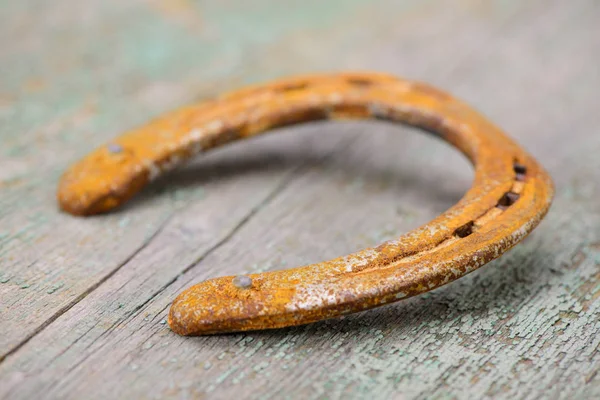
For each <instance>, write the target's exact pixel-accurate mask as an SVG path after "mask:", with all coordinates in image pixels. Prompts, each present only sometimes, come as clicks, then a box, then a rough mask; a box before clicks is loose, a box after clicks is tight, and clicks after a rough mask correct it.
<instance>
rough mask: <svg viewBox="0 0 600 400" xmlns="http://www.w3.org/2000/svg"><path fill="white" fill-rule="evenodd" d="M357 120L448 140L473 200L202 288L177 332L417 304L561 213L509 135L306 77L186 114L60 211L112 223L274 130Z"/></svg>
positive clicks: (370, 87)
mask: <svg viewBox="0 0 600 400" xmlns="http://www.w3.org/2000/svg"><path fill="white" fill-rule="evenodd" d="M348 118H351V119H353V118H376V119H382V120H388V121H393V122H402V123H407V124H410V125H413V126H417V127H420V128H422V129H425V130H428V131H431V132H433V133H435V134H437V135H439V136H440V137H441V138H443V139H445V140H446V141H448V142H449V143H450V144H452V145H453V146H455V147H457V148H458V149H460V150H461V151H462V152H463V153H464V154H465V155H466V156H467V157H468V158H469V159H470V160H471V162H472V163H473V164H474V166H475V179H474V183H473V186H472V188H471V189H470V190H469V191H468V192H467V193H466V194H465V196H464V197H463V198H462V199H461V200H460V201H459V202H458V203H457V204H456V205H454V206H453V207H451V208H450V209H449V210H447V211H446V212H444V213H443V214H441V215H440V216H438V217H437V218H435V219H434V220H433V221H431V222H429V223H428V224H426V225H424V226H422V227H421V228H418V229H416V230H414V231H412V232H409V233H407V234H405V235H403V236H401V237H399V238H398V239H396V240H390V241H387V242H385V243H383V244H381V245H380V246H378V247H376V248H369V249H365V250H362V251H359V252H356V253H354V254H350V255H348V256H345V257H340V258H337V259H334V260H331V261H326V262H322V263H318V264H313V265H309V266H304V267H299V268H294V269H289V270H281V271H273V272H266V273H260V274H251V275H248V276H237V277H233V276H226V277H220V278H215V279H210V280H207V281H205V282H202V283H199V284H197V285H195V286H192V287H191V288H189V289H187V290H185V291H184V292H183V293H181V294H180V295H179V296H178V297H177V298H176V299H175V301H174V302H173V305H172V307H171V310H170V313H169V325H170V326H171V329H172V330H173V331H175V332H176V333H179V334H182V335H199V334H211V333H220V332H231V331H245V330H256V329H270V328H279V327H284V326H291V325H300V324H306V323H310V322H314V321H318V320H322V319H326V318H332V317H336V316H340V315H343V314H348V313H352V312H357V311H361V310H365V309H369V308H372V307H377V306H380V305H383V304H387V303H391V302H394V301H398V300H400V299H404V298H407V297H410V296H414V295H417V294H419V293H423V292H426V291H429V290H431V289H434V288H436V287H439V286H441V285H444V284H446V283H448V282H451V281H453V280H455V279H457V278H459V277H461V276H463V275H465V274H467V273H469V272H471V271H473V270H475V269H476V268H479V267H480V266H482V265H484V264H485V263H487V262H489V261H490V260H492V259H494V258H496V257H498V256H500V255H501V254H502V253H504V252H505V251H506V250H508V249H509V248H511V247H512V246H514V245H515V244H516V243H517V242H519V241H520V240H522V239H523V238H524V237H525V236H526V235H527V234H528V233H529V232H530V231H531V230H533V229H534V228H535V227H536V226H537V224H538V223H539V222H540V220H541V219H542V218H543V217H544V215H545V214H546V212H547V210H548V208H549V207H550V203H551V201H552V196H553V191H554V190H553V185H552V181H551V179H550V177H549V176H548V174H547V173H546V172H545V171H544V170H543V168H542V167H541V166H540V165H539V164H538V163H537V162H536V161H535V160H534V159H533V158H532V157H531V156H530V155H529V154H527V153H526V152H525V151H524V150H523V149H521V148H520V147H519V146H518V145H517V144H515V143H514V142H513V141H512V140H510V139H509V138H508V137H507V136H505V134H504V133H503V132H502V131H501V130H500V129H499V128H497V127H496V126H494V125H493V124H492V123H491V122H489V121H488V120H487V119H485V118H484V117H483V116H481V115H480V114H479V113H477V112H476V111H474V110H473V109H471V108H470V107H469V106H467V105H466V104H464V103H462V102H460V101H459V100H457V99H455V98H453V97H452V96H450V95H448V94H446V93H444V92H442V91H439V90H437V89H435V88H433V87H431V86H428V85H426V84H423V83H418V82H410V81H406V80H402V79H398V78H395V77H391V76H388V75H382V74H373V73H344V74H333V75H316V76H304V77H295V78H291V79H285V80H280V81H277V82H274V83H271V84H267V85H262V86H254V87H250V88H247V89H244V90H241V91H238V92H235V93H232V94H227V95H224V96H222V97H219V98H217V99H214V100H212V101H208V102H205V103H202V104H198V105H192V106H189V107H185V108H182V109H180V110H177V111H175V112H173V113H170V114H168V115H166V116H164V117H162V118H159V119H157V120H155V121H153V122H151V123H150V124H148V125H146V126H144V127H142V128H140V129H137V130H134V131H132V132H129V133H127V134H125V135H123V136H121V137H119V138H117V139H115V140H114V141H113V142H111V143H109V144H108V145H106V146H104V147H102V148H100V149H97V150H96V151H94V152H93V153H91V154H90V155H88V156H87V157H85V158H84V159H83V160H81V161H80V162H79V163H77V164H75V165H74V166H72V167H71V168H70V169H69V170H68V171H67V172H66V173H65V174H64V176H63V178H62V180H61V182H60V186H59V189H58V200H59V203H60V206H61V207H62V208H63V209H64V210H66V211H68V212H70V213H72V214H77V215H88V214H95V213H100V212H105V211H108V210H110V209H112V208H114V207H117V206H119V205H120V204H122V203H123V202H125V201H127V200H128V199H129V198H130V197H132V196H133V195H134V194H135V193H136V192H138V191H139V190H140V189H141V188H142V187H143V186H144V185H145V184H146V183H148V182H149V181H151V180H152V179H153V178H155V177H156V176H158V175H159V174H161V173H163V172H165V171H167V170H170V169H171V168H173V167H175V166H176V165H178V164H180V163H181V162H182V161H183V160H185V159H187V158H189V157H191V156H193V155H195V154H197V153H199V152H201V151H205V150H208V149H210V148H212V147H215V146H218V145H221V144H224V143H227V142H230V141H233V140H236V139H243V138H248V137H251V136H254V135H256V134H258V133H261V132H265V131H267V130H269V129H271V128H275V127H280V126H284V125H289V124H294V123H299V122H304V121H311V120H320V119H348Z"/></svg>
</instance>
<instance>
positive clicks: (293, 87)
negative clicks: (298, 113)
mask: <svg viewBox="0 0 600 400" xmlns="http://www.w3.org/2000/svg"><path fill="white" fill-rule="evenodd" d="M307 87H308V83H306V82H299V83H295V84H292V85H287V86H283V87H282V88H281V89H280V90H281V91H282V92H292V91H294V90H302V89H306V88H307Z"/></svg>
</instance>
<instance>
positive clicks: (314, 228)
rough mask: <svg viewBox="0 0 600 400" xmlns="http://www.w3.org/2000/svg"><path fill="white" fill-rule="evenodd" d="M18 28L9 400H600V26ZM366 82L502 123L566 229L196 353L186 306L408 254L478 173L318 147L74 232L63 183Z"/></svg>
mask: <svg viewBox="0 0 600 400" xmlns="http://www.w3.org/2000/svg"><path fill="white" fill-rule="evenodd" d="M0 7H1V8H0V9H1V10H2V11H1V13H0V41H1V42H0V70H1V74H0V143H1V146H0V282H1V283H0V301H1V309H0V360H1V363H0V398H7V399H28V398H39V397H41V398H127V399H130V398H178V399H179V398H182V399H185V398H215V399H232V398H234V399H235V398H251V399H254V398H256V399H271V398H272V399H279V398H303V399H339V398H382V399H383V398H385V399H387V398H403V397H405V398H419V399H425V398H439V399H445V398H483V397H493V398H507V399H514V398H532V399H533V398H565V399H583V398H598V397H600V373H599V369H600V348H599V347H600V201H599V200H598V199H599V198H600V132H599V131H600V113H599V111H600V68H599V67H598V65H599V64H600V24H599V23H598V21H599V20H600V3H598V2H597V1H595V0H587V1H586V0H581V1H562V0H537V1H536V0H534V1H517V0H514V1H508V0H504V1H500V0H498V1H485V2H484V1H475V0H469V1H466V0H463V1H455V2H445V1H444V2H442V1H437V2H433V1H416V0H415V1H391V0H387V1H386V0H375V1H369V2H366V1H364V2H361V1H342V0H335V1H327V2H325V1H317V0H310V1H302V2H300V1H277V2H273V1H268V0H257V1H252V2H247V1H241V0H228V1H218V2H217V1H213V2H208V1H206V2H197V3H191V2H188V1H184V0H178V1H165V0H136V1H127V2H121V1H116V0H111V1H101V0H94V1H91V0H90V1H85V2H83V1H75V0H55V1H53V2H43V1H21V2H11V1H9V0H5V1H2V2H0ZM343 69H370V70H380V71H385V72H390V73H394V74H397V75H400V76H404V77H407V78H412V79H420V80H424V81H427V82H430V83H432V84H434V85H437V86H440V87H443V88H445V89H446V90H448V91H450V92H452V93H454V94H456V95H457V96H459V97H462V98H464V99H465V100H467V101H468V102H469V103H471V104H472V105H474V106H475V107H476V108H478V109H479V110H481V111H482V112H483V113H484V114H486V115H487V116H489V117H490V118H491V119H492V120H493V121H495V122H496V123H497V124H498V125H500V126H501V127H503V128H504V129H505V130H506V131H507V132H509V133H510V134H511V136H512V137H514V138H515V139H516V140H517V141H519V142H520V143H521V144H523V145H524V147H525V148H527V149H528V150H529V151H530V152H531V153H532V154H534V155H535V156H536V157H537V158H538V159H539V160H540V162H541V163H542V164H543V165H545V166H546V167H547V169H548V170H549V171H550V173H551V175H552V176H553V178H554V180H555V183H556V187H557V194H556V198H555V203H554V206H553V208H552V209H551V211H550V214H549V215H548V217H547V218H546V220H545V221H544V222H543V223H542V224H541V225H540V226H539V228H538V229H537V230H536V231H535V232H534V234H532V235H531V236H530V237H529V238H528V239H527V240H526V241H525V242H523V243H522V244H521V245H519V246H517V247H516V248H515V249H514V250H512V251H511V252H510V253H508V254H507V255H505V256H504V257H502V258H501V259H499V260H497V261H495V262H493V263H491V264H490V265H488V266H486V267H484V268H483V269H481V270H478V271H476V272H475V273H473V274H471V275H469V276H468V277H466V278H464V279H461V280H459V281H457V282H455V283H453V284H450V285H448V286H446V287H443V288H441V289H438V290H436V291H434V292H432V293H429V294H426V295H423V296H419V297H416V298H412V299H409V300H407V301H404V302H401V303H397V304H395V305H391V306H387V307H384V308H381V309H377V310H374V311H369V312H366V313H362V314H359V315H354V316H350V317H346V318H344V319H340V320H332V321H327V322H323V323H317V324H313V325H309V326H305V327H299V328H290V329H282V330H277V331H271V332H255V333H248V334H232V335H222V336H214V337H197V338H185V337H179V336H177V335H175V334H173V333H172V332H170V330H169V329H168V326H167V325H166V324H165V318H166V314H167V311H168V307H169V305H170V302H171V301H172V299H173V298H174V297H175V295H176V294H177V293H178V292H180V291H181V290H182V289H184V288H186V287H188V286H189V285H191V284H192V283H195V282H198V281H201V280H204V279H206V278H210V277H214V276H218V275H224V274H235V273H244V272H255V271H265V270H270V269H279V268H288V267H291V266H296V265H302V264H306V263H312V262H316V261H320V260H323V259H327V258H332V257H334V256H338V255H343V254H346V253H349V252H351V251H354V250H357V249H360V248H363V247H366V246H371V245H374V244H377V243H379V242H381V241H383V240H385V239H388V238H392V237H395V236H397V235H399V234H401V233H403V232H406V231H408V230H410V229H412V228H415V227H417V226H419V225H420V224H422V223H425V222H426V221H428V220H429V219H431V218H433V217H434V216H436V215H437V214H438V213H440V212H442V211H443V210H445V209H446V208H448V207H450V206H451V205H452V204H453V203H455V202H456V201H457V200H458V199H459V198H460V197H461V196H462V194H463V193H464V192H465V191H466V190H467V188H468V187H469V185H470V181H471V179H472V171H471V168H470V166H469V165H468V163H467V162H466V160H465V159H464V158H463V157H462V156H461V155H460V154H458V152H456V151H455V150H453V149H451V148H450V147H449V146H447V145H446V144H444V143H442V142H439V141H437V140H435V139H434V138H433V137H430V136H427V135H423V134H420V133H417V131H416V130H414V129H410V128H399V127H395V126H391V125H386V124H383V123H375V122H371V123H367V122H361V123H359V122H356V123H354V122H353V123H336V124H331V123H326V124H311V125H306V126H301V127H294V128H286V132H285V133H283V134H282V135H276V136H265V137H261V138H257V139H255V140H251V141H247V142H243V143H237V144H234V145H231V146H229V147H227V148H224V149H222V150H217V151H215V152H214V153H211V154H209V155H208V156H206V157H203V158H201V159H198V160H196V161H195V162H193V163H191V164H190V165H188V166H187V167H185V168H182V169H180V170H178V171H176V172H174V173H172V174H171V175H170V176H168V177H167V178H165V179H162V180H160V181H159V182H156V184H154V185H153V186H151V187H150V188H148V190H145V191H144V193H143V194H142V195H141V196H139V197H138V198H137V199H136V200H135V201H133V202H132V203H131V204H130V205H128V206H127V207H125V208H123V209H122V210H120V211H119V212H115V213H112V214H109V215H106V216H102V217H94V218H88V219H82V218H75V217H71V216H68V215H65V214H62V213H60V212H59V211H58V209H57V206H56V202H55V187H56V183H57V180H58V177H59V176H60V174H61V173H62V171H63V170H64V169H65V168H66V167H67V166H68V164H70V163H71V162H73V161H75V160H77V159H78V158H79V157H81V156H83V155H84V154H86V153H87V152H89V151H90V150H91V149H93V148H94V147H95V146H98V145H100V144H102V143H104V142H106V141H107V140H109V139H110V138H111V137H113V136H115V135H117V134H118V133H120V132H121V131H123V130H126V129H128V128H131V127H134V126H136V125H138V124H141V123H143V122H145V121H146V120H147V119H148V118H150V117H152V116H155V115H158V114H160V113H162V112H164V111H166V110H169V109H172V108H174V107H176V106H179V105H183V104H186V103H188V102H191V101H195V100H198V99H202V98H204V97H209V96H211V95H213V94H215V93H218V92H221V91H223V90H229V89H232V88H236V87H238V86H240V85H242V84H245V83H251V82H252V83H255V82H261V81H265V80H269V79H272V78H276V77H279V76H283V75H287V74H291V73H305V72H315V71H332V70H343ZM318 137H319V138H325V141H324V142H322V143H320V144H319V146H317V145H316V140H315V139H316V138H318Z"/></svg>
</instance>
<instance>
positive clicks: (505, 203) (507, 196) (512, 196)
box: [496, 192, 519, 210]
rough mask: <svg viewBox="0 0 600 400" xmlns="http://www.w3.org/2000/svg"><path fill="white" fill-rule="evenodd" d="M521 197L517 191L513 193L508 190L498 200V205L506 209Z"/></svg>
mask: <svg viewBox="0 0 600 400" xmlns="http://www.w3.org/2000/svg"><path fill="white" fill-rule="evenodd" d="M518 199H519V195H518V194H517V193H513V192H507V193H504V196H502V197H501V198H500V200H499V201H498V205H497V206H496V207H498V208H500V209H501V210H506V208H507V207H510V206H512V205H513V204H514V203H515V201H517V200H518Z"/></svg>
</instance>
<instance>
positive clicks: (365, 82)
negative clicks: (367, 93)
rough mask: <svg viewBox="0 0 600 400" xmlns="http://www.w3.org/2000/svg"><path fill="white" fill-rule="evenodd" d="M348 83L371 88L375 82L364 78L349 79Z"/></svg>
mask: <svg viewBox="0 0 600 400" xmlns="http://www.w3.org/2000/svg"><path fill="white" fill-rule="evenodd" d="M348 83H349V84H351V85H354V86H371V85H372V84H373V82H371V81H370V80H368V79H363V78H349V79H348Z"/></svg>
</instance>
